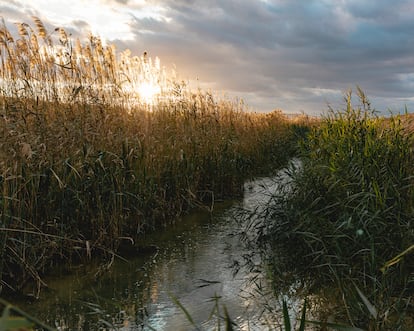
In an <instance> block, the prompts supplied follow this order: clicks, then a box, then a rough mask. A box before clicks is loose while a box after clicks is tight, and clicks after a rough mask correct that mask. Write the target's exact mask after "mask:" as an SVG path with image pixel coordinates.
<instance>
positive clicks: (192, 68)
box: [0, 0, 414, 113]
mask: <svg viewBox="0 0 414 331" xmlns="http://www.w3.org/2000/svg"><path fill="white" fill-rule="evenodd" d="M13 1H15V2H16V0H13ZM101 1H102V2H103V3H106V4H110V5H111V6H112V7H114V8H118V9H119V10H124V11H127V12H128V15H129V16H128V17H129V18H130V19H129V21H128V24H129V27H130V30H131V33H132V35H133V40H121V39H119V40H113V42H115V43H116V44H117V46H118V48H121V49H122V48H130V49H131V50H132V51H133V52H135V53H136V54H141V53H142V52H143V51H148V52H149V54H150V55H151V56H155V55H158V56H159V57H160V58H161V61H162V62H163V63H164V65H166V66H167V67H171V66H172V65H173V64H175V65H176V67H177V70H178V72H179V73H180V74H181V76H182V77H183V78H186V79H189V80H191V81H197V82H198V84H200V85H202V86H208V87H213V88H214V89H217V90H218V91H219V92H220V91H224V92H227V93H228V94H229V95H231V96H236V95H238V96H239V97H241V98H244V99H245V100H246V102H247V103H248V104H250V105H251V106H252V107H253V108H257V109H258V110H263V111H269V110H272V109H274V108H282V109H284V110H286V111H289V112H295V111H305V112H313V113H316V112H320V111H322V110H323V109H326V104H327V103H332V104H340V103H341V101H342V98H341V93H343V92H345V91H346V90H347V89H349V88H352V87H355V86H356V85H360V86H361V87H362V88H363V89H364V90H366V92H367V94H368V96H369V97H370V98H371V99H372V101H373V104H374V105H375V106H376V107H377V108H378V109H379V110H386V109H387V108H390V107H391V108H393V110H394V111H399V110H401V109H403V108H404V105H405V104H407V105H408V106H410V105H412V103H413V101H412V98H411V96H412V93H413V87H414V55H413V54H414V43H412V42H411V39H412V35H413V32H414V20H413V19H412V17H413V16H414V3H412V1H409V0H396V1H393V2H392V5H390V3H389V1H388V0H378V1H370V2H368V1H360V0H343V1H327V0H318V1H316V0H309V1H302V0H289V1H287V0H268V1H259V0H258V1H250V0H226V1H222V0H211V1H203V0H152V1H147V2H146V3H144V4H142V3H140V2H136V1H132V0H101ZM34 2H35V1H34ZM8 3H12V2H10V1H8ZM148 7H156V8H158V12H157V15H143V14H142V13H143V12H144V11H145V9H146V8H148ZM4 8H6V9H7V10H8V11H9V12H10V15H12V16H13V15H14V17H16V15H17V14H18V10H17V9H16V8H17V7H16V6H14V7H13V6H12V5H9V6H6V5H3V4H1V0H0V10H2V12H3V10H4ZM29 8H30V7H28V8H27V9H25V11H26V12H28V11H29V10H30V9H29ZM36 9H37V10H38V11H39V12H41V8H36ZM62 10H63V11H64V8H62ZM74 19H76V18H74ZM87 24H88V23H87V22H76V21H75V20H73V27H71V28H72V29H74V31H75V32H76V31H78V30H79V33H80V32H81V30H84V29H85V28H86V27H87ZM197 79H198V80H197ZM413 109H414V105H413Z"/></svg>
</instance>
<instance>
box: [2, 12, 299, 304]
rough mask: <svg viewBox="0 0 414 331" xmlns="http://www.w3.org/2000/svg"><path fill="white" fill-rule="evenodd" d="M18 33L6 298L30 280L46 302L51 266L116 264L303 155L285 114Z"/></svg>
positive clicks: (11, 75)
mask: <svg viewBox="0 0 414 331" xmlns="http://www.w3.org/2000/svg"><path fill="white" fill-rule="evenodd" d="M17 26H18V29H19V36H18V37H14V36H12V34H11V32H10V31H9V30H8V28H7V27H6V26H5V24H4V23H3V25H2V26H1V29H0V75H1V76H0V87H1V88H0V105H1V109H0V112H1V114H0V115H1V116H0V132H1V137H2V139H1V142H0V187H1V192H2V193H1V196H0V224H1V226H0V238H1V241H0V242H1V246H0V252H1V258H0V282H1V288H2V289H3V290H11V291H19V290H22V289H23V288H24V287H25V286H26V285H27V284H28V282H29V283H30V284H33V281H34V286H32V285H30V287H29V289H28V288H26V289H25V291H26V292H27V291H28V292H30V293H32V294H33V295H34V296H37V295H38V294H39V291H40V289H41V288H42V286H46V284H44V283H43V281H42V274H43V273H45V272H47V271H48V270H51V269H53V268H54V266H55V265H56V263H62V262H63V263H70V261H79V260H82V259H85V258H86V259H89V258H91V257H92V256H102V257H104V258H105V260H109V261H111V260H112V259H111V257H112V258H113V256H114V254H116V252H117V249H118V247H119V246H120V245H122V244H123V243H125V242H131V241H132V240H135V239H136V238H137V237H139V236H142V235H143V234H144V233H145V232H147V231H156V230H157V229H158V230H159V229H161V228H162V227H163V226H165V225H166V224H167V223H168V222H171V221H172V220H174V219H175V217H176V216H177V215H180V214H182V213H185V212H187V211H189V210H191V209H192V208H198V207H203V208H213V206H214V202H215V201H217V200H218V199H223V198H225V197H229V196H237V195H240V194H241V193H242V185H243V181H244V180H245V179H246V178H249V177H251V176H252V175H253V174H257V173H260V172H265V171H269V170H272V169H274V168H275V167H278V166H280V165H282V164H284V162H286V160H288V159H289V157H290V156H291V155H292V153H293V151H294V141H295V139H296V136H295V130H292V125H291V123H290V121H289V120H288V119H287V118H286V117H285V116H284V115H283V114H282V113H281V112H273V113H269V114H257V113H253V112H249V111H248V108H247V107H246V106H245V105H244V104H243V103H242V102H240V101H231V100H221V99H220V100H217V99H216V98H215V97H214V96H213V95H212V94H211V93H209V92H204V91H201V90H199V91H196V92H193V91H191V90H190V89H189V88H188V87H187V86H186V84H185V83H184V82H177V81H176V80H175V78H174V77H172V78H171V77H167V76H166V73H165V69H163V68H161V67H160V61H159V60H158V59H155V60H154V61H152V60H151V58H149V56H148V55H147V54H145V55H143V56H132V55H131V54H130V53H129V52H128V51H125V52H122V53H119V52H116V50H115V47H114V46H112V45H108V46H104V45H103V42H102V41H101V40H100V39H99V38H98V37H95V36H90V38H89V39H88V40H87V41H84V42H81V41H79V40H75V41H73V40H71V38H70V36H68V35H67V34H66V32H65V31H64V30H63V29H61V28H57V29H55V30H54V31H52V32H51V33H49V32H48V31H47V30H46V28H45V27H44V25H43V23H42V22H41V21H40V20H39V19H37V18H35V28H32V27H31V26H30V25H28V24H25V23H22V24H18V25H17ZM150 86H153V87H154V86H155V87H154V88H153V89H150V88H149V87H150ZM141 87H145V88H141ZM151 91H152V92H151ZM150 92H151V93H150ZM296 126H297V124H296Z"/></svg>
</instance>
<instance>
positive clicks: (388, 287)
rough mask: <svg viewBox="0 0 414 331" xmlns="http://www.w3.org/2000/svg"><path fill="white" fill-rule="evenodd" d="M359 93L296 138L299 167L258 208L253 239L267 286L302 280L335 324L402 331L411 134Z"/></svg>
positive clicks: (411, 287) (411, 285) (407, 309)
mask: <svg viewBox="0 0 414 331" xmlns="http://www.w3.org/2000/svg"><path fill="white" fill-rule="evenodd" d="M358 96H359V100H360V104H359V105H357V106H354V105H353V104H352V98H351V92H350V93H349V94H347V95H346V105H347V107H346V109H345V110H343V111H333V110H331V111H330V112H329V113H328V115H327V116H325V118H324V119H323V120H322V121H321V123H320V126H318V127H317V128H315V129H313V130H312V131H311V133H310V134H309V135H308V137H307V139H306V141H304V142H303V144H302V148H301V155H302V157H301V165H300V166H298V167H296V168H292V169H291V170H290V172H289V173H288V175H289V180H288V181H287V183H286V184H285V185H283V184H281V187H280V192H279V194H277V195H275V196H274V197H273V200H272V203H270V204H268V205H267V206H266V208H265V212H264V213H265V214H264V215H263V221H262V225H261V228H260V227H259V228H260V231H259V234H260V235H259V236H258V237H257V238H256V240H257V243H258V244H260V246H261V247H262V249H263V250H264V251H265V256H266V257H267V259H268V261H269V264H270V265H271V271H272V275H273V279H274V282H275V284H279V285H281V284H282V283H283V282H282V280H283V279H284V280H287V279H290V282H292V279H294V280H298V279H303V280H305V281H304V283H305V284H306V285H307V286H308V289H309V292H310V293H319V294H320V292H318V291H319V290H321V289H324V290H325V294H326V293H327V292H329V293H330V295H327V297H328V298H329V299H330V300H331V301H330V306H331V307H332V306H334V307H335V309H333V311H334V318H336V319H338V320H342V321H344V320H347V321H348V323H350V324H352V325H354V326H359V327H364V328H368V329H369V330H407V329H408V328H409V327H410V326H411V327H412V325H413V324H412V323H413V321H412V320H410V316H412V313H413V308H414V307H413V303H412V296H413V294H414V278H413V275H414V263H413V259H412V258H410V256H409V254H410V253H411V251H412V249H410V248H412V245H413V243H414V227H413V223H412V220H413V217H414V209H413V201H414V199H413V198H414V186H413V175H414V172H413V170H414V168H413V151H412V148H413V134H412V132H410V131H407V130H406V129H405V128H406V126H405V125H404V123H403V121H402V116H391V117H390V118H384V117H378V116H377V115H376V113H375V111H373V110H372V109H371V107H370V103H369V101H368V100H367V98H366V97H365V95H364V93H363V92H362V91H361V90H360V89H358ZM401 252H405V253H404V254H403V255H400V256H399V257H398V259H397V260H395V259H394V260H393V258H394V257H396V256H398V254H400V253H401ZM390 261H391V262H390ZM292 277H293V278H292ZM327 288H329V289H330V291H326V289H327ZM332 288H334V290H332ZM338 292H339V294H338ZM338 298H342V299H340V300H338ZM340 307H341V308H340ZM331 313H332V311H331ZM410 314H411V315H410ZM335 315H337V316H335Z"/></svg>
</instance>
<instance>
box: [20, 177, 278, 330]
mask: <svg viewBox="0 0 414 331" xmlns="http://www.w3.org/2000/svg"><path fill="white" fill-rule="evenodd" d="M276 187H277V185H276V183H275V181H274V180H273V179H271V178H261V179H257V180H254V181H251V182H248V183H246V184H245V194H244V198H243V199H241V200H239V201H231V202H226V203H222V204H219V205H216V207H215V211H214V212H213V213H212V214H211V213H209V212H196V213H192V214H191V215H189V216H187V217H184V218H183V219H181V220H179V221H177V222H176V223H175V224H173V225H171V226H169V227H168V228H167V229H166V230H165V231H162V232H157V233H156V234H152V235H151V236H149V237H148V238H146V241H147V243H148V244H154V245H156V246H157V247H158V250H157V251H154V252H148V253H146V254H139V255H138V256H136V257H133V258H129V259H128V261H123V260H121V259H115V261H114V263H113V265H112V266H111V268H110V269H108V270H105V271H104V272H103V273H101V274H100V275H99V276H98V277H97V272H98V271H99V269H96V268H94V267H92V266H80V267H78V268H77V269H75V270H74V271H73V272H72V273H71V274H67V275H59V276H55V277H51V278H49V279H47V280H46V282H47V284H48V286H49V289H47V290H45V291H43V292H42V293H41V297H40V298H39V299H37V300H34V301H33V302H31V303H24V304H23V307H22V308H23V309H24V310H25V311H27V312H28V313H29V314H31V315H34V316H37V317H38V318H39V319H40V320H43V321H45V322H46V323H47V324H49V325H51V326H54V327H57V328H58V330H173V331H179V330H195V329H197V328H196V327H195V326H194V324H195V325H197V327H198V328H199V329H200V330H212V329H215V328H217V325H218V323H221V324H222V325H223V321H220V322H219V321H218V319H217V316H218V314H217V311H215V310H214V309H215V307H216V308H217V307H218V309H219V314H220V315H223V314H224V310H223V309H224V308H223V307H224V306H225V307H226V309H227V310H228V315H229V316H230V317H231V319H232V320H233V321H234V322H235V324H237V327H236V329H240V330H268V329H269V327H268V325H269V324H268V323H272V322H269V318H271V314H269V313H266V309H267V308H269V307H270V306H271V304H270V303H269V301H266V300H267V299H268V298H267V297H266V296H265V295H263V293H265V288H266V280H265V278H264V277H258V278H257V279H256V281H255V282H252V281H251V279H252V276H256V277H257V276H260V275H257V274H252V272H251V271H249V270H247V268H244V267H241V268H239V269H240V270H239V272H238V273H236V274H235V268H234V266H235V265H237V264H238V263H239V266H240V265H241V264H242V263H241V262H243V256H244V255H245V254H248V253H249V252H248V251H246V249H245V248H244V247H243V245H242V244H241V242H240V240H239V237H238V235H237V232H238V231H237V229H238V228H240V226H241V225H240V224H239V222H238V221H237V220H236V219H235V216H237V214H238V211H239V210H240V207H243V208H250V209H254V208H256V206H257V205H258V204H260V203H262V202H263V201H266V199H268V198H269V197H268V194H269V192H272V191H274V190H275V189H276ZM235 234H236V235H235ZM232 266H233V267H232ZM258 287H260V288H261V289H260V290H258ZM259 292H261V294H260V295H257V294H258V293H259ZM265 302H266V303H265ZM272 304H277V302H273V303H272ZM179 305H182V306H183V307H184V308H185V309H186V310H187V311H188V313H189V315H190V316H191V318H192V320H193V323H191V322H190V321H189V319H188V317H187V316H186V314H185V313H184V312H183V310H182V308H180V306H179Z"/></svg>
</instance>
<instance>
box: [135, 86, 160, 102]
mask: <svg viewBox="0 0 414 331" xmlns="http://www.w3.org/2000/svg"><path fill="white" fill-rule="evenodd" d="M160 94H161V87H160V86H159V85H158V84H154V83H151V82H143V83H141V84H140V85H139V87H138V95H139V97H140V100H141V101H142V102H144V103H146V104H154V103H155V99H156V98H157V96H159V95H160Z"/></svg>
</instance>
